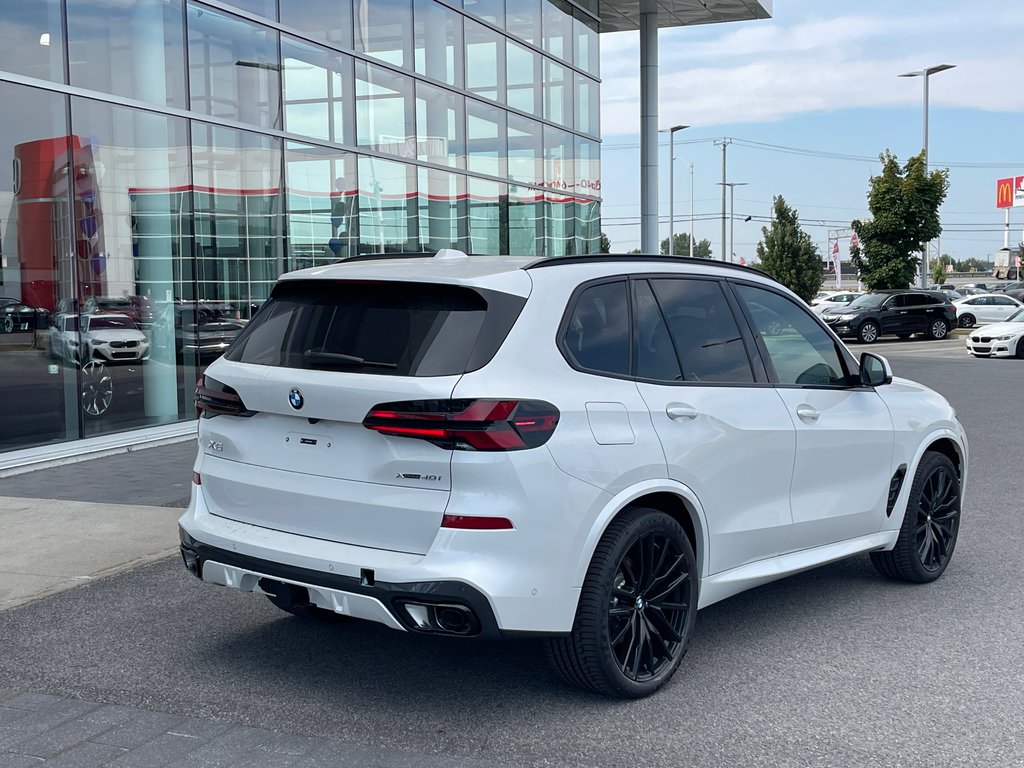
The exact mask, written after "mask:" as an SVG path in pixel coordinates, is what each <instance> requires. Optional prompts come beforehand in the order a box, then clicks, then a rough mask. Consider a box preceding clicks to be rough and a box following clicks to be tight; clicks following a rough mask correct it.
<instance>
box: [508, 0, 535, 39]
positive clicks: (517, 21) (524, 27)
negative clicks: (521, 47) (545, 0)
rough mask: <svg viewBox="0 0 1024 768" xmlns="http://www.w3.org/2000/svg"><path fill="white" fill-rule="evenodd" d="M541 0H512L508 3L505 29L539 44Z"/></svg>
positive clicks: (511, 33)
mask: <svg viewBox="0 0 1024 768" xmlns="http://www.w3.org/2000/svg"><path fill="white" fill-rule="evenodd" d="M541 2H542V0H512V2H510V3H509V5H508V15H507V17H506V20H505V31H506V32H508V33H509V34H510V35H516V36H517V37H521V38H522V39H523V40H525V41H526V42H528V43H532V44H533V45H537V46H539V45H540V21H541V13H540V9H541Z"/></svg>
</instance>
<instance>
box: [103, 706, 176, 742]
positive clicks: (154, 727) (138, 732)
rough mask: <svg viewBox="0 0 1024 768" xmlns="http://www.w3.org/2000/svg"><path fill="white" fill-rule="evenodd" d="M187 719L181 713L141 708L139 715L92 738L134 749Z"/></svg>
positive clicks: (171, 729)
mask: <svg viewBox="0 0 1024 768" xmlns="http://www.w3.org/2000/svg"><path fill="white" fill-rule="evenodd" d="M184 721H185V718H184V717H181V716H179V715H165V714H163V713H162V712H148V711H146V710H139V715H138V717H135V718H133V719H131V720H129V721H128V722H126V723H123V724H122V725H118V726H115V727H114V728H111V729H110V730H109V731H107V732H106V733H103V734H101V735H99V736H97V737H96V738H94V739H92V741H93V742H95V743H97V744H109V745H113V746H116V747H124V748H125V749H134V748H135V747H138V746H141V745H142V744H145V743H146V742H147V741H150V740H152V739H155V738H156V737H157V736H160V735H162V734H165V733H167V732H168V731H173V730H174V729H175V728H177V727H178V726H179V725H180V724H181V723H183V722H184Z"/></svg>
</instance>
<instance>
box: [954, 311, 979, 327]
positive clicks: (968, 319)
mask: <svg viewBox="0 0 1024 768" xmlns="http://www.w3.org/2000/svg"><path fill="white" fill-rule="evenodd" d="M957 322H958V323H959V324H960V327H961V328H973V327H974V324H975V323H976V322H977V320H975V319H974V315H970V314H967V315H960V317H958V318H957Z"/></svg>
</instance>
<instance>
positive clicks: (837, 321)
mask: <svg viewBox="0 0 1024 768" xmlns="http://www.w3.org/2000/svg"><path fill="white" fill-rule="evenodd" d="M821 318H822V320H824V321H825V322H826V323H828V325H829V327H830V328H832V330H833V331H835V332H836V335H838V336H841V337H844V338H851V337H852V338H855V339H857V340H858V341H860V342H863V343H864V344H871V343H872V342H874V341H876V340H877V339H878V337H879V336H882V335H886V334H893V335H896V336H898V337H899V338H901V339H909V338H910V337H911V336H912V335H913V334H915V333H923V334H924V335H925V336H926V337H928V338H931V339H944V338H945V337H946V334H948V333H949V331H950V329H951V328H955V327H956V309H955V308H954V307H953V305H952V304H950V303H949V299H948V298H946V296H945V295H944V294H942V293H940V292H938V291H920V290H913V289H910V290H891V291H872V292H870V293H865V294H864V295H863V296H858V297H857V298H856V299H854V300H853V301H852V302H851V303H850V304H849V305H847V306H846V307H836V308H834V309H827V310H825V312H824V313H823V314H822V316H821Z"/></svg>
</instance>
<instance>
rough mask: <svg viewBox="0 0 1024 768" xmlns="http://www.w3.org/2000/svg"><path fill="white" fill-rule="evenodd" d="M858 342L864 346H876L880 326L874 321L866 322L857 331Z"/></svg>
mask: <svg viewBox="0 0 1024 768" xmlns="http://www.w3.org/2000/svg"><path fill="white" fill-rule="evenodd" d="M857 340H858V341H859V342H861V343H862V344H874V343H875V342H876V341H878V324H877V323H875V321H874V320H865V321H864V322H863V323H862V324H861V326H860V330H859V331H857Z"/></svg>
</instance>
